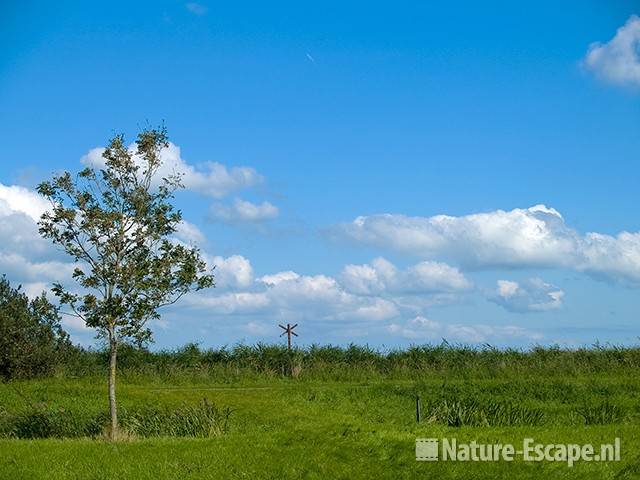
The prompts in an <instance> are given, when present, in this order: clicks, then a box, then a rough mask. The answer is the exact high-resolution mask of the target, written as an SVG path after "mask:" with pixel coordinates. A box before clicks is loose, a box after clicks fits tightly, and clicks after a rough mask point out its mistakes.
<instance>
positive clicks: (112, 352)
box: [109, 339, 118, 440]
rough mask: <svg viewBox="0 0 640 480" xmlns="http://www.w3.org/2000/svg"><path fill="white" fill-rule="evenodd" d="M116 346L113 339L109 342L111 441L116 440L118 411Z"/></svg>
mask: <svg viewBox="0 0 640 480" xmlns="http://www.w3.org/2000/svg"><path fill="white" fill-rule="evenodd" d="M117 354H118V344H117V343H116V341H115V339H111V341H110V342H109V413H110V414H111V431H110V432H109V437H110V438H111V440H116V439H117V438H118V409H117V406H116V356H117Z"/></svg>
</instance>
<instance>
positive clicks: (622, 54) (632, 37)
mask: <svg viewBox="0 0 640 480" xmlns="http://www.w3.org/2000/svg"><path fill="white" fill-rule="evenodd" d="M584 64H585V66H586V67H587V68H588V69H590V70H591V71H593V72H594V73H596V75H598V76H599V77H601V78H602V79H604V80H606V81H608V82H611V83H615V84H619V85H635V86H640V17H638V16H637V15H631V17H629V19H628V20H627V22H626V23H625V24H624V25H623V26H622V27H620V28H619V29H618V31H617V32H616V35H615V37H613V38H612V39H611V40H610V41H609V42H607V43H600V42H596V43H592V44H591V45H590V46H589V51H588V52H587V55H586V57H585V59H584Z"/></svg>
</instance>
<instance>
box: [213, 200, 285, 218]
mask: <svg viewBox="0 0 640 480" xmlns="http://www.w3.org/2000/svg"><path fill="white" fill-rule="evenodd" d="M277 216H278V207H276V206H275V205H273V204H271V203H270V202H266V201H265V202H262V203H260V204H255V203H251V202H248V201H246V200H242V199H240V198H236V199H235V200H234V202H233V204H232V205H223V204H221V203H216V204H214V205H212V206H211V211H210V217H211V218H212V219H213V220H220V221H222V222H227V223H240V222H263V221H265V220H272V219H274V218H276V217H277Z"/></svg>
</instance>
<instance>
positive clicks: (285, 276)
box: [258, 270, 300, 286]
mask: <svg viewBox="0 0 640 480" xmlns="http://www.w3.org/2000/svg"><path fill="white" fill-rule="evenodd" d="M296 278H300V275H298V274H297V273H296V272H292V271H291V270H287V271H286V272H278V273H274V274H273V275H264V276H262V277H260V278H259V279H258V281H260V282H262V283H264V284H266V285H270V286H273V285H277V284H278V283H280V282H284V281H287V280H295V279H296Z"/></svg>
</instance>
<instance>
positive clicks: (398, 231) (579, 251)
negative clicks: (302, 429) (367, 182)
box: [334, 205, 640, 285]
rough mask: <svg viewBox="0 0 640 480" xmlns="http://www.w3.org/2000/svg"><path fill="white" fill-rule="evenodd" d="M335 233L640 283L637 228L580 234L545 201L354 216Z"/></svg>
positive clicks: (473, 263) (466, 262) (425, 253)
mask: <svg viewBox="0 0 640 480" xmlns="http://www.w3.org/2000/svg"><path fill="white" fill-rule="evenodd" d="M334 232H335V233H336V234H337V236H339V237H343V238H347V239H349V240H351V241H353V242H356V243H359V244H366V245H373V246H378V247H384V248H388V249H391V250H395V251H398V252H401V253H408V254H413V255H416V256H419V257H423V258H433V257H440V258H445V259H447V260H450V261H453V262H455V263H457V264H459V265H461V266H463V267H466V268H471V269H496V268H539V267H545V268H570V269H574V270H577V271H581V272H586V273H588V274H590V275H592V276H593V277H597V278H607V279H612V280H618V281H623V282H625V283H628V284H632V285H640V233H628V232H622V233H620V234H619V235H617V236H615V237H614V236H610V235H605V234H600V233H588V234H586V235H581V234H579V233H578V232H577V231H576V230H574V229H572V228H570V227H568V226H567V225H566V224H565V221H564V219H563V217H562V215H560V213H559V212H558V211H556V210H555V209H553V208H547V207H546V206H544V205H536V206H534V207H531V208H526V209H520V208H516V209H513V210H511V211H504V210H496V211H493V212H487V213H478V214H472V215H465V216H460V217H454V216H448V215H437V216H434V217H408V216H405V215H397V214H382V215H373V216H368V217H358V218H356V219H355V220H354V221H353V222H351V223H348V224H342V225H339V226H338V227H336V228H335V230H334Z"/></svg>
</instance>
